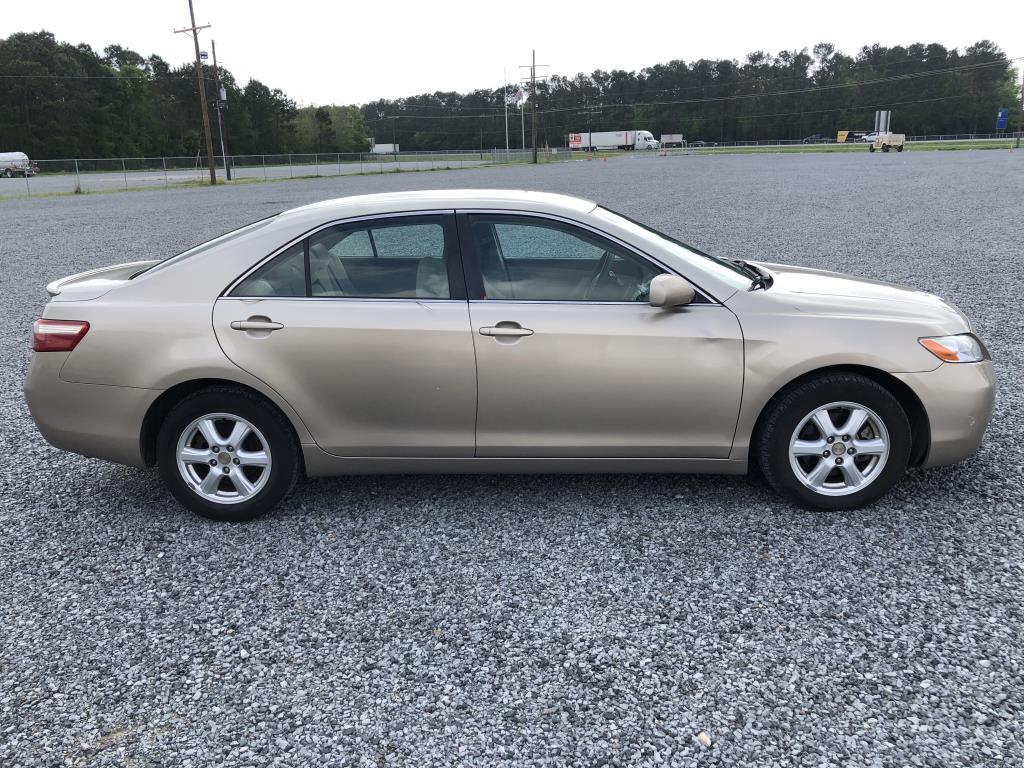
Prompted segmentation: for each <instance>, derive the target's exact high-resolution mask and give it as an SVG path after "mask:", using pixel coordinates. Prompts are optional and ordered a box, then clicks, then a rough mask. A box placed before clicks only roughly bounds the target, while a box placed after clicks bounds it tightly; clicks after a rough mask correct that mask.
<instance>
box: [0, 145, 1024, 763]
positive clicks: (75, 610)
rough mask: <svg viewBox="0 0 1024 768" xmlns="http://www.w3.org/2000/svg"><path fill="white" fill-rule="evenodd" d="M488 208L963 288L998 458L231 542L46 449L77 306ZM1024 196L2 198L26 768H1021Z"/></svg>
mask: <svg viewBox="0 0 1024 768" xmlns="http://www.w3.org/2000/svg"><path fill="white" fill-rule="evenodd" d="M458 186H471V187H478V186H479V187H484V186H500V187H529V188H533V189H542V190H552V191H562V192H569V193H576V194H582V195H585V196H589V197H592V198H596V199H597V200H599V201H601V202H602V203H605V204H607V205H609V206H611V207H613V208H616V209H618V210H621V211H623V212H624V213H627V214H630V215H633V216H635V217H639V218H642V219H644V220H646V221H647V222H649V223H651V224H653V225H656V226H660V227H662V228H664V229H665V230H667V231H669V232H670V233H672V234H674V235H676V236H678V237H680V238H682V239H684V240H688V241H690V242H692V243H694V244H695V245H697V246H699V247H702V248H704V249H706V250H710V251H713V252H716V253H719V254H722V255H727V256H745V257H749V258H765V259H772V260H786V261H790V262H794V263H798V264H805V265H812V266H819V267H826V268H831V269H838V270H842V271H849V272H854V273H857V274H860V275H865V276H870V277H876V278H883V279H889V280H894V281H897V282H903V283H909V284H913V285H916V286H919V287H922V288H927V289H930V290H934V291H936V292H938V293H941V294H943V295H944V296H946V297H948V298H950V299H952V300H953V301H954V302H956V303H957V304H958V305H959V306H960V307H961V308H962V309H964V311H965V312H966V313H967V314H968V315H969V316H970V317H971V318H972V319H973V321H974V322H975V323H976V326H977V328H978V332H979V334H980V335H981V336H982V338H983V339H985V341H986V342H987V343H988V345H989V347H990V349H991V351H992V355H993V357H994V358H995V361H996V367H997V369H998V375H999V377H1000V384H1001V389H1000V392H999V397H998V402H997V404H996V414H995V417H994V421H993V424H992V426H991V428H990V431H989V433H988V437H987V440H986V443H985V446H984V447H983V449H982V451H981V452H980V453H979V454H978V455H977V456H976V457H975V458H973V459H972V460H970V461H968V462H966V463H964V464H962V465H960V466H956V467H952V468H946V469H940V470H932V471H918V472H915V473H913V475H912V476H911V477H909V478H908V479H907V481H906V482H904V483H903V485H902V486H900V487H899V488H898V489H897V491H896V492H895V493H894V494H893V495H892V496H890V497H889V498H888V499H887V500H886V501H885V502H884V503H880V504H878V505H876V506H875V507H873V508H871V509H869V510H865V511H862V512H857V513H843V514H834V515H823V514H814V513H808V512H802V511H799V510H796V509H794V508H792V507H790V506H789V505H787V504H785V503H783V502H781V501H780V500H779V499H778V498H777V497H776V496H775V495H774V494H772V493H771V492H770V491H769V490H768V489H767V488H766V487H765V486H764V485H763V483H761V482H760V481H757V480H747V479H743V478H716V477H684V476H680V477H665V476H635V477H627V476H599V477H397V478H355V479H337V480H321V481H310V482H306V483H304V484H302V485H300V487H299V489H298V490H297V492H296V494H295V496H294V497H293V498H292V499H291V501H290V502H289V503H288V504H287V506H286V507H285V508H284V509H282V510H281V511H280V512H279V514H277V515H276V516H274V517H272V518H268V519H265V520H262V521H259V522H256V523H253V524H248V525H237V526H228V525H217V524H212V523H209V522H206V521H204V520H202V519H200V518H196V517H193V516H191V515H189V514H187V513H185V512H183V511H182V510H181V509H180V508H179V507H178V506H177V505H176V504H175V503H174V501H173V500H172V499H171V498H170V496H169V495H168V494H167V493H166V492H165V491H164V490H163V488H162V487H161V485H160V484H159V481H158V479H157V477H156V475H155V473H153V472H143V471H139V470H134V469H128V468H124V467H118V466H113V465H110V464H105V463H103V462H99V461H93V460H88V459H84V458H82V457H79V456H72V455H67V454H62V453H59V452H57V451H55V450H53V449H51V448H49V447H48V446H47V445H45V444H44V443H43V441H42V439H41V438H40V437H39V435H38V433H37V432H36V431H35V428H34V427H33V425H32V422H31V420H30V418H29V416H28V412H27V410H26V408H25V405H24V402H23V399H22V395H21V386H22V382H23V379H24V374H25V369H26V365H27V361H28V357H29V344H28V338H27V335H28V328H29V325H30V323H31V321H32V320H33V319H34V318H35V317H36V316H37V315H38V313H39V312H40V310H41V309H42V307H43V304H44V300H45V294H44V291H43V285H44V284H45V283H46V282H47V281H48V280H50V279H53V278H55V277H58V276H61V275H64V274H68V273H71V272H74V271H79V270H82V269H86V268H89V267H93V266H98V265H102V264H107V263H114V262H119V261H127V260H130V259H138V258H145V257H150V256H160V255H166V254H170V253H172V252H174V251H177V250H180V249H181V248H184V247H186V246H188V245H191V244H194V243H195V242H198V241H199V240H201V239H205V238H207V237H209V236H212V235H215V234H218V233H220V232H222V231H224V230H226V229H228V228H231V227H233V226H235V225H238V224H241V223H244V222H246V221H249V220H252V219H255V218H258V217H260V216H262V215H264V214H266V213H269V212H272V211H275V210H278V209H283V208H288V207H291V206H294V205H298V204H301V203H305V202H309V201H313V200H319V199H323V198H328V197H334V196H340V195H346V194H355V193H362V192H372V191H379V190H392V189H402V188H427V187H458ZM1022 198H1024V153H1021V152H1006V151H986V152H956V153H946V152H941V153H940V152H906V153H903V154H901V155H892V154H890V155H878V154H876V155H869V154H868V153H867V152H864V153H858V154H841V155H840V154H836V155H827V154H807V155H785V156H782V155H780V156H775V155H763V156H753V157H742V156H723V157H687V158H643V159H641V158H635V159H634V158H624V159H618V160H611V161H606V162H600V161H598V162H591V163H570V164H565V165H563V164H559V165H553V166H541V167H539V168H529V167H525V168H524V167H510V168H489V169H478V170H466V171H453V172H440V173H410V174H401V175H390V176H384V177H361V178H339V179H324V180H317V181H296V182H280V183H269V184H260V185H249V186H241V187H235V188H231V189H216V190H210V189H194V190H171V191H149V192H138V193H129V194H106V195H90V196H83V197H65V198H48V199H33V200H22V201H10V202H6V203H0V255H2V263H3V266H4V269H3V271H2V275H0V281H2V282H0V287H2V289H3V293H4V295H5V297H6V299H7V301H6V310H5V311H4V313H3V316H2V318H0V323H2V326H0V327H2V330H3V333H2V335H0V344H2V345H3V346H2V352H3V361H4V364H3V366H2V369H0V376H2V382H3V388H2V392H0V408H2V424H0V429H2V433H0V434H2V439H3V444H4V445H5V446H6V451H7V455H8V460H7V461H5V462H4V464H3V467H2V469H0V488H2V498H0V525H2V527H3V536H2V538H0V595H2V599H0V765H4V766H8V765H10V766H32V765H74V766H78V765H89V766H94V765H96V766H122V765H140V766H150V765H154V766H155V765H167V766H207V765H210V766H212V765H230V766H264V765H316V766H319V765H328V764H330V765H345V764H352V765H408V766H422V765H445V766H455V765H467V766H499V765H504V766H521V765H527V764H530V765H563V764H565V765H581V766H594V765H622V766H626V765H629V766H633V765H655V764H664V765H684V766H685V765H700V766H704V765H721V766H725V765H730V766H731V765H756V766H773V765H806V766H820V765H842V766H875V765H878V766H889V765H900V766H918V765H927V766H950V765H984V764H999V763H1003V764H1017V765H1019V764H1021V761H1022V760H1024V694H1022V691H1024V635H1022V629H1021V622H1022V618H1024V616H1022V614H1024V609H1022V594H1024V589H1022V588H1024V556H1022V555H1024V545H1022V538H1021V537H1022V533H1024V524H1022V513H1024V481H1022V477H1024V448H1022V445H1024V443H1022V441H1021V440H1020V435H1022V434H1024V392H1022V385H1021V381H1020V378H1019V374H1018V372H1019V371H1020V370H1021V368H1022V367H1024V343H1022V341H1021V338H1022V331H1024V328H1022V317H1024V312H1022V310H1021V303H1020V298H1019V292H1020V277H1021V274H1022V271H1021V269H1022V268H1021V254H1020V243H1021V242H1022V241H1024V217H1022V216H1021V203H1020V201H1021V199H1022ZM708 744H710V746H707V745H708Z"/></svg>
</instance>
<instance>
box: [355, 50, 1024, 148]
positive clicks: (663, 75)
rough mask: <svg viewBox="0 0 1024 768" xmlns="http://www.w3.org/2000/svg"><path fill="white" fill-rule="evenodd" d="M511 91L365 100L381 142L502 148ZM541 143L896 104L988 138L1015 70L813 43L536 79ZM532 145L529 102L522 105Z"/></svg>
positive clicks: (865, 123)
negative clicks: (736, 56)
mask: <svg viewBox="0 0 1024 768" xmlns="http://www.w3.org/2000/svg"><path fill="white" fill-rule="evenodd" d="M517 87H518V86H506V87H498V88H494V89H482V90H476V91H472V92H470V93H466V94H461V93H455V92H437V93H432V94H422V95H419V96H413V97H409V98H405V99H395V100H387V99H382V100H379V101H376V102H372V103H370V104H367V105H365V106H363V120H364V122H365V123H366V125H367V126H368V128H369V131H370V133H371V134H373V135H375V136H376V137H377V140H378V141H391V136H392V135H394V136H395V137H396V140H397V141H399V142H400V143H401V144H402V149H443V148H454V147H460V148H475V147H478V146H479V147H480V148H483V149H487V148H491V147H502V148H503V147H504V146H505V115H504V108H505V99H507V98H509V96H510V94H511V95H512V97H513V100H514V91H515V89H516V88H517ZM536 101H537V120H538V126H539V128H538V133H539V139H538V143H539V144H540V145H542V146H551V147H562V146H565V144H566V141H567V137H568V134H570V133H574V132H584V131H587V130H593V131H601V130H618V129H645V130H649V131H651V132H652V133H653V134H654V135H655V136H659V135H660V134H663V133H682V134H683V135H684V136H686V138H687V139H688V140H690V141H695V140H698V139H699V140H704V141H714V142H735V141H758V140H774V139H789V140H794V139H803V138H806V137H808V136H811V135H813V134H817V133H820V134H823V135H825V136H829V137H832V138H834V137H835V135H836V133H837V132H838V131H840V130H850V131H858V130H861V131H870V130H872V129H873V128H874V113H875V110H878V109H891V110H892V111H893V124H892V130H894V131H896V132H899V133H906V134H908V135H923V134H953V133H992V132H995V118H996V111H997V109H998V108H999V107H1007V108H1009V109H1010V111H1011V115H1013V116H1014V123H1013V124H1012V126H1011V127H1012V128H1014V129H1016V127H1017V123H1016V118H1017V116H1019V115H1020V92H1019V89H1018V84H1017V79H1016V72H1015V71H1014V68H1013V66H1012V62H1011V61H1010V60H1008V58H1007V56H1006V54H1005V53H1003V51H1002V50H1000V49H999V47H998V46H996V45H995V44H994V43H992V42H991V41H988V40H983V41H981V42H978V43H975V44H974V45H972V46H970V47H968V48H966V49H965V50H964V51H963V52H961V51H959V50H957V49H947V48H945V47H943V46H941V45H938V44H936V43H932V44H924V43H915V44H912V45H908V46H892V47H885V46H880V45H872V46H865V47H863V48H861V49H860V51H858V52H857V54H856V55H854V56H849V55H846V54H844V53H842V52H840V51H837V50H836V48H835V46H834V45H832V44H830V43H819V44H818V45H815V46H814V48H813V50H812V51H811V52H809V51H808V50H807V49H803V50H799V51H781V52H779V53H778V54H774V55H772V54H768V53H764V52H762V51H758V52H755V53H751V54H749V55H748V56H747V57H746V59H745V60H744V61H743V62H742V63H740V62H737V61H734V60H731V59H720V60H717V61H712V60H707V59H701V60H698V61H694V62H690V63H687V62H686V61H683V60H681V59H680V60H675V61H670V62H668V63H667V64H656V65H654V66H651V67H646V68H644V69H641V70H640V71H638V72H635V71H634V72H627V71H624V70H612V71H610V72H606V71H604V70H596V71H595V72H592V73H591V74H589V75H588V74H583V73H581V74H578V75H575V76H574V77H565V76H559V75H555V76H552V77H550V78H547V79H546V80H544V81H543V82H538V84H537V97H536ZM525 110H526V113H525V115H524V117H525V122H526V144H527V146H529V145H530V119H531V114H530V104H529V103H527V104H526V105H525ZM520 126H521V120H520V114H519V109H518V108H516V107H513V108H512V109H511V110H510V115H509V134H510V144H511V146H512V147H520V146H522V145H523V144H522V132H521V128H520Z"/></svg>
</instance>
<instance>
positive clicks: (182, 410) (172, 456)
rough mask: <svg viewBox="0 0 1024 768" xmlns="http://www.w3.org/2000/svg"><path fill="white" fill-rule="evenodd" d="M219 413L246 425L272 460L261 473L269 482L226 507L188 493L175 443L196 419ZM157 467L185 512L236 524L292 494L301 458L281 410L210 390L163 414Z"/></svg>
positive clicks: (243, 394)
mask: <svg viewBox="0 0 1024 768" xmlns="http://www.w3.org/2000/svg"><path fill="white" fill-rule="evenodd" d="M218 413H227V414H231V415H233V416H237V417H240V418H242V419H245V420H246V421H248V422H249V423H250V424H251V425H252V426H254V427H255V428H256V429H257V430H258V431H259V433H260V435H261V437H263V438H264V440H265V442H266V443H267V450H268V452H269V453H270V456H271V462H270V469H269V470H266V471H268V472H269V477H268V478H267V479H266V481H265V483H264V484H263V486H262V487H261V488H260V489H259V490H258V491H257V492H255V493H253V494H252V496H251V497H250V498H248V499H246V500H245V501H240V502H236V503H230V504H229V503H219V502H216V501H209V500H207V499H206V498H204V497H203V496H201V495H200V494H199V493H198V492H197V491H196V490H194V489H193V487H192V486H191V485H190V484H189V483H188V482H187V481H186V480H185V478H184V477H183V476H182V473H181V471H179V469H178V460H177V447H178V440H179V438H181V436H182V434H183V433H184V432H185V430H186V429H187V428H188V426H189V425H190V424H192V423H193V422H194V421H195V420H196V419H199V418H201V417H202V416H204V415H206V414H218ZM222 450H223V449H222ZM225 461H228V460H227V459H225ZM157 466H158V467H159V469H160V475H161V477H162V478H163V480H164V482H165V483H166V484H167V487H168V488H169V489H170V491H171V493H172V494H174V497H175V498H176V499H177V500H178V501H180V502H181V503H182V505H184V506H185V507H186V508H187V509H189V510H191V511H192V512H195V513H196V514H197V515H202V516H203V517H207V518H210V519H211V520H222V521H228V522H240V521H243V520H251V519H253V518H255V517H259V516H261V515H264V514H266V513H267V512H270V511H271V510H272V509H273V508H274V507H276V506H277V505H278V504H279V503H280V502H281V501H282V500H284V498H285V497H286V496H288V494H289V493H291V491H292V489H293V488H294V487H295V483H296V482H297V480H298V478H299V473H300V471H301V467H302V459H301V455H300V453H299V444H298V440H297V439H296V437H295V433H294V431H293V430H292V427H291V424H289V423H288V421H287V419H285V417H284V416H283V415H282V414H281V413H280V411H278V410H277V409H276V408H274V407H273V406H271V405H269V404H268V403H267V402H266V401H265V400H263V399H262V398H261V397H259V396H258V395H256V394H254V393H252V392H248V391H246V390H243V389H234V388H232V387H211V388H209V389H203V390H200V391H199V392H195V393H193V394H191V395H189V396H188V397H186V398H185V399H183V400H182V401H181V402H180V403H178V404H177V405H176V406H174V408H172V409H171V411H170V413H168V414H167V418H165V419H164V422H163V424H161V425H160V431H159V433H158V434H157Z"/></svg>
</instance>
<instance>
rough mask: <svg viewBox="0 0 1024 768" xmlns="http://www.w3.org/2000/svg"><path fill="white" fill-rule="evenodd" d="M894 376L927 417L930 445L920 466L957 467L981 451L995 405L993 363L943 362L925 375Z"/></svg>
mask: <svg viewBox="0 0 1024 768" xmlns="http://www.w3.org/2000/svg"><path fill="white" fill-rule="evenodd" d="M894 375H895V376H896V378H898V379H900V380H901V381H902V382H904V383H905V384H906V385H907V386H909V387H910V388H911V389H912V390H913V391H914V392H915V393H916V394H917V396H918V398H920V400H921V404H922V405H924V409H925V411H926V413H927V414H928V423H929V427H930V431H931V442H930V445H929V447H928V453H927V454H926V455H925V458H924V462H923V463H922V465H921V466H923V467H939V466H943V465H945V464H955V463H956V462H958V461H962V460H963V459H966V458H967V457H968V456H971V455H972V454H973V453H974V452H975V451H977V450H978V446H980V445H981V440H982V438H983V437H984V435H985V429H986V428H987V427H988V423H989V420H990V419H991V418H992V405H993V403H994V402H995V395H996V382H995V374H994V372H993V370H992V363H991V361H988V360H986V361H984V362H981V363H943V364H942V365H940V366H939V367H938V368H936V369H935V370H933V371H928V372H926V373H897V374H894Z"/></svg>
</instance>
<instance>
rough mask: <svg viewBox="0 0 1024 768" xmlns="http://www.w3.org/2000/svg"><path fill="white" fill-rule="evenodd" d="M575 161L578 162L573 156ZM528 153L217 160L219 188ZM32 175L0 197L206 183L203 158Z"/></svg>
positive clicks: (478, 162) (80, 165)
mask: <svg viewBox="0 0 1024 768" xmlns="http://www.w3.org/2000/svg"><path fill="white" fill-rule="evenodd" d="M577 156H580V155H579V153H577ZM571 157H572V153H570V152H569V151H568V150H564V149H545V150H538V162H542V163H548V162H558V161H561V160H568V159H571ZM531 159H532V153H531V152H530V150H526V151H524V150H521V149H519V150H509V151H506V150H504V149H490V150H484V151H470V150H451V151H437V152H400V153H391V154H377V153H369V152H366V153H356V154H339V153H321V154H282V155H234V156H230V155H229V156H228V157H227V158H226V161H227V162H226V163H225V158H224V157H221V156H217V157H216V158H215V161H216V167H217V180H218V182H227V181H228V178H227V177H228V175H229V172H230V176H231V183H250V182H256V181H273V180H276V179H300V178H316V177H323V176H347V175H356V174H371V173H372V174H382V173H405V172H414V171H438V170H451V169H455V168H471V167H474V166H484V165H502V164H506V163H528V162H530V161H531ZM33 165H34V170H35V173H34V174H32V175H27V176H21V175H15V176H13V177H11V178H5V177H4V176H3V172H2V169H0V197H25V196H42V195H60V194H71V193H85V192H110V191H124V190H131V189H160V188H165V187H181V186H201V185H205V184H208V183H209V180H210V171H209V168H208V167H207V165H206V158H205V157H196V156H193V157H121V158H91V159H82V158H79V159H72V160H37V161H34V163H33Z"/></svg>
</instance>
